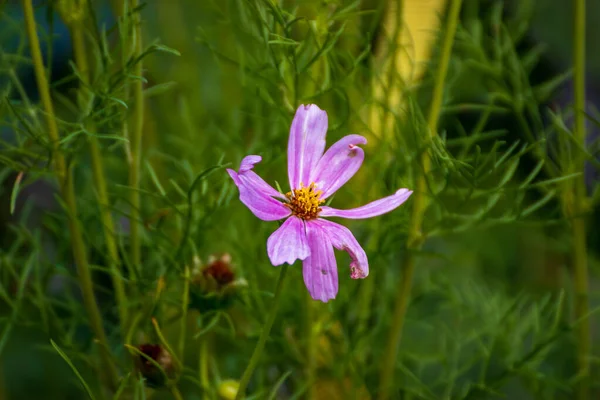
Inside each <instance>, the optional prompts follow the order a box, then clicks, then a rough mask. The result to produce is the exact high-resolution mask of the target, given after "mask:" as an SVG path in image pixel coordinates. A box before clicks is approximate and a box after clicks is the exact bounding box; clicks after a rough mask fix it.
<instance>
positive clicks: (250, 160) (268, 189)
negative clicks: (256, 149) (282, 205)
mask: <svg viewBox="0 0 600 400" xmlns="http://www.w3.org/2000/svg"><path fill="white" fill-rule="evenodd" d="M261 160H262V157H261V156H246V157H244V159H243V160H242V162H241V163H240V171H239V174H240V175H241V176H243V178H244V179H243V180H244V181H245V182H246V181H247V182H249V183H250V184H252V185H253V186H256V187H257V188H258V190H260V191H261V192H265V193H266V194H268V195H269V196H272V197H277V198H280V199H285V196H284V195H283V194H281V193H279V192H278V191H277V190H275V189H274V188H273V187H272V186H271V185H269V184H268V183H267V182H265V181H264V179H263V178H261V177H260V176H258V175H257V174H256V172H254V171H252V169H253V168H254V165H255V164H258V163H259V162H260V161H261ZM230 175H231V174H230Z"/></svg>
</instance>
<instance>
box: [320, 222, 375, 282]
mask: <svg viewBox="0 0 600 400" xmlns="http://www.w3.org/2000/svg"><path fill="white" fill-rule="evenodd" d="M311 222H312V223H313V224H317V225H318V226H319V228H320V229H321V230H322V231H323V232H325V233H326V234H327V236H328V237H329V240H330V241H331V244H332V245H333V247H335V248H336V249H338V250H342V251H345V252H347V253H348V254H349V255H350V258H351V259H352V261H350V277H351V278H352V279H362V278H366V277H367V276H368V275H369V260H368V259H367V254H366V253H365V251H364V250H363V248H362V247H361V245H360V244H359V243H358V242H357V241H356V238H355V237H354V235H353V234H352V232H350V230H349V229H348V228H346V227H345V226H342V225H340V224H336V223H335V222H331V221H327V220H326V219H317V220H314V221H311Z"/></svg>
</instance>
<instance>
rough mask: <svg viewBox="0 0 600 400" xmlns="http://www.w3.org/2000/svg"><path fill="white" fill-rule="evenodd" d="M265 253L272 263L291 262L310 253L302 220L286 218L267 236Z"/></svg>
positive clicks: (304, 257)
mask: <svg viewBox="0 0 600 400" xmlns="http://www.w3.org/2000/svg"><path fill="white" fill-rule="evenodd" d="M267 254H268V255H269V259H270V260H271V264H273V265H281V264H283V263H288V264H290V265H291V264H293V263H294V261H296V260H304V259H306V257H308V256H309V255H310V249H309V247H308V242H307V239H306V230H305V228H304V221H302V220H301V219H300V218H297V217H290V218H288V219H287V220H286V221H285V222H284V223H283V225H281V226H280V227H279V229H277V230H276V231H275V232H273V233H272V234H271V236H269V239H268V240H267Z"/></svg>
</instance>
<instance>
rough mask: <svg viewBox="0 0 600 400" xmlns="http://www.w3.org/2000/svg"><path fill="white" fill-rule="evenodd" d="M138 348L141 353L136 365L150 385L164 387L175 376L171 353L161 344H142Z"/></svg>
mask: <svg viewBox="0 0 600 400" xmlns="http://www.w3.org/2000/svg"><path fill="white" fill-rule="evenodd" d="M138 350H139V351H140V353H141V354H139V355H138V356H137V358H136V366H137V369H138V370H139V371H140V373H141V374H142V376H143V377H144V378H145V379H146V384H147V385H148V386H149V387H162V386H164V385H165V384H166V383H167V380H168V379H172V378H173V377H174V373H175V368H174V366H173V359H172V357H171V354H169V352H168V351H167V350H166V349H165V348H163V347H162V346H161V345H160V344H149V343H146V344H142V345H140V346H139V347H138ZM142 354H143V355H142ZM144 356H145V357H144ZM150 360H152V361H150Z"/></svg>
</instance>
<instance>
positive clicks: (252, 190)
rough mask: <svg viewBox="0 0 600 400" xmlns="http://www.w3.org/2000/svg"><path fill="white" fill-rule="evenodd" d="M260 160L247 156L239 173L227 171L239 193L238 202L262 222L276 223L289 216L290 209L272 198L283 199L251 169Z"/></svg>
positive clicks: (258, 157) (256, 157)
mask: <svg viewBox="0 0 600 400" xmlns="http://www.w3.org/2000/svg"><path fill="white" fill-rule="evenodd" d="M260 160H261V158H260V156H248V157H245V158H244V160H242V163H241V165H240V173H239V174H238V173H237V172H235V171H234V170H232V169H227V173H228V174H229V176H230V177H231V179H233V182H234V183H235V184H236V186H237V187H238V189H239V191H240V200H241V202H242V203H244V204H245V205H246V207H248V208H249V209H250V211H252V213H253V214H254V215H256V216H257V217H258V218H260V219H262V220H263V221H276V220H278V219H283V218H285V217H287V216H289V215H290V214H291V212H290V209H289V208H287V207H286V206H284V205H283V203H281V202H280V201H278V200H275V199H274V198H273V197H279V198H283V195H282V194H281V193H279V192H278V191H277V190H275V189H273V188H272V187H271V186H270V185H269V184H268V183H267V182H265V181H264V180H263V179H262V178H261V177H260V176H258V175H257V174H256V173H255V172H254V171H252V167H253V166H254V164H256V163H258V162H259V161H260Z"/></svg>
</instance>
